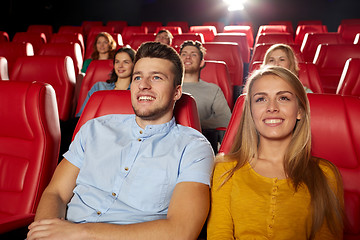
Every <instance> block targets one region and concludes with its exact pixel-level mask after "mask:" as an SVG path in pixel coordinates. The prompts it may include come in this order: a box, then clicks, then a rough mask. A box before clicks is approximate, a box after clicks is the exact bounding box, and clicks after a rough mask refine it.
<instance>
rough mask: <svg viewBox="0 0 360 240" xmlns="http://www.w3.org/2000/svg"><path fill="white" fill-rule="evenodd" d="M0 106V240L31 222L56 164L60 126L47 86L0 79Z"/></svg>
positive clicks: (52, 95) (53, 92)
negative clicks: (2, 235) (6, 234)
mask: <svg viewBox="0 0 360 240" xmlns="http://www.w3.org/2000/svg"><path fill="white" fill-rule="evenodd" d="M0 105H1V108H0V122H1V126H2V127H0V172H1V178H0V186H1V188H0V236H1V234H4V233H8V232H10V231H13V230H16V229H19V228H23V227H27V226H28V225H29V224H30V223H31V222H32V221H33V220H34V216H35V211H36V208H37V205H38V203H39V200H40V197H41V194H42V192H43V191H44V189H45V187H46V186H47V185H48V183H49V182H50V179H51V177H52V174H53V172H54V170H55V167H56V165H57V162H58V154H59V147H60V126H59V116H58V111H57V106H56V98H55V91H54V89H53V88H52V87H51V86H50V85H49V84H45V83H39V82H11V81H0ZM25 237H26V236H23V237H22V238H17V239H24V238H25ZM6 239H10V238H6ZM11 239H14V238H11Z"/></svg>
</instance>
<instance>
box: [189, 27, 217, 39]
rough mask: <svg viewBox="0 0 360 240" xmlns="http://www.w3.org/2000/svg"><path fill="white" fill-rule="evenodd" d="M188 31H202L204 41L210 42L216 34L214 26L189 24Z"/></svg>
mask: <svg viewBox="0 0 360 240" xmlns="http://www.w3.org/2000/svg"><path fill="white" fill-rule="evenodd" d="M189 32H190V33H202V34H203V35H204V41H205V42H212V40H213V39H214V37H215V35H216V34H217V31H216V27H214V26H191V27H190V30H189Z"/></svg>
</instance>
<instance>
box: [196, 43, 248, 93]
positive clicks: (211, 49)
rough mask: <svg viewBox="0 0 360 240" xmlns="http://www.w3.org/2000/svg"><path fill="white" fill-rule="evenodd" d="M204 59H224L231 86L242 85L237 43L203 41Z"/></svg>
mask: <svg viewBox="0 0 360 240" xmlns="http://www.w3.org/2000/svg"><path fill="white" fill-rule="evenodd" d="M203 46H204V47H205V48H206V54H205V57H204V58H205V60H216V61H224V62H225V63H226V65H227V67H228V70H229V73H230V79H231V85H232V86H241V85H243V75H244V66H243V61H242V59H241V57H240V54H239V52H240V49H239V45H238V44H237V43H222V42H221V43H215V42H210V43H204V44H203Z"/></svg>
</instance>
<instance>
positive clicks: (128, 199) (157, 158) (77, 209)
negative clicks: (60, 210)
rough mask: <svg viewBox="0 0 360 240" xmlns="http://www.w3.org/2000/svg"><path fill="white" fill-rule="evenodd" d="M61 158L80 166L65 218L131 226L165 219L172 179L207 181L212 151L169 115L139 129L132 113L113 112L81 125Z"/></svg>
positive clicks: (197, 133) (203, 139) (175, 181)
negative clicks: (167, 118)
mask: <svg viewBox="0 0 360 240" xmlns="http://www.w3.org/2000/svg"><path fill="white" fill-rule="evenodd" d="M64 157H65V158H66V159H67V160H68V161H70V162H71V163H72V164H74V165H75V166H76V167H78V168H80V172H79V175H78V177H77V180H76V187H75V189H74V196H73V197H72V199H71V201H70V203H69V204H68V210H67V219H68V220H70V221H72V222H77V223H82V222H108V223H115V224H131V223H138V222H146V221H152V220H157V219H164V218H166V214H167V210H168V207H169V203H170V199H171V196H172V192H173V190H174V188H175V185H176V184H177V183H180V182H200V183H204V184H207V185H210V176H211V172H212V167H213V158H214V155H213V151H212V148H211V146H210V144H209V143H208V141H207V140H206V139H205V137H204V136H203V135H202V134H201V133H199V132H198V131H196V130H194V129H192V128H189V127H184V126H181V125H178V124H176V123H175V120H174V118H173V119H172V120H171V121H169V122H167V123H165V124H161V125H148V126H147V127H146V128H145V129H142V128H140V127H139V126H138V125H137V123H136V121H135V115H121V114H114V115H107V116H103V117H99V118H96V119H92V120H90V121H88V122H87V123H86V124H84V125H83V126H82V127H81V129H80V131H79V132H78V134H77V135H76V137H75V139H74V141H73V142H72V144H71V145H70V148H69V151H68V152H66V153H65V154H64Z"/></svg>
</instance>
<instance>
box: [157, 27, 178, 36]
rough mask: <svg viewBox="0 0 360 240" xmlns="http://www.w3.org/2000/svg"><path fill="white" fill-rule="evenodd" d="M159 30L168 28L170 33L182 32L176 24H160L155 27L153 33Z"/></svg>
mask: <svg viewBox="0 0 360 240" xmlns="http://www.w3.org/2000/svg"><path fill="white" fill-rule="evenodd" d="M160 30H168V31H169V32H170V33H171V34H172V35H174V34H182V30H181V27H178V26H161V27H157V28H156V31H155V33H158V32H159V31H160Z"/></svg>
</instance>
